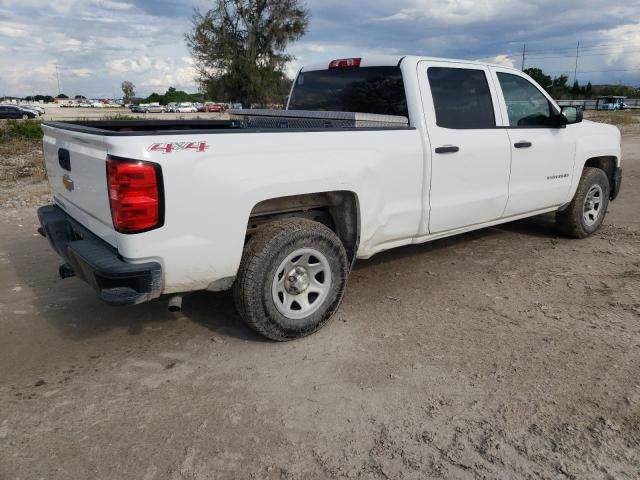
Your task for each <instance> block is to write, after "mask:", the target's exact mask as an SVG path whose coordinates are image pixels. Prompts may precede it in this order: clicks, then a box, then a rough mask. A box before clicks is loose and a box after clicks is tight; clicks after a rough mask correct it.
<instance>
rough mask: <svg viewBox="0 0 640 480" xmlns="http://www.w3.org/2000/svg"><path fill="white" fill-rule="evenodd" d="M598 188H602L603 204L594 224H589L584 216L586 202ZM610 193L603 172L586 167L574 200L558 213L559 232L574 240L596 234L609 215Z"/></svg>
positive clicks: (609, 186) (609, 187) (607, 180)
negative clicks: (590, 193) (588, 196)
mask: <svg viewBox="0 0 640 480" xmlns="http://www.w3.org/2000/svg"><path fill="white" fill-rule="evenodd" d="M596 186H599V187H600V191H601V201H600V202H601V203H600V207H599V209H598V215H597V217H596V218H594V221H593V223H589V222H587V221H586V220H585V216H584V208H585V202H586V201H587V195H588V194H589V192H590V191H591V190H592V189H594V188H595V189H596V190H597V188H596ZM610 191H611V185H610V184H609V179H608V178H607V175H606V173H605V172H604V171H603V170H601V169H599V168H593V167H585V169H584V171H583V172H582V177H581V179H580V184H579V185H578V191H577V192H576V194H575V196H574V197H573V200H572V201H571V203H570V204H569V206H568V207H567V208H566V209H564V210H563V211H561V212H558V213H556V224H557V225H558V228H559V230H560V231H561V232H562V233H564V234H565V235H567V236H569V237H572V238H586V237H588V236H589V235H591V234H593V233H595V232H596V231H597V230H598V229H599V228H600V226H601V225H602V222H603V221H604V218H605V216H606V215H607V208H608V207H609V195H610Z"/></svg>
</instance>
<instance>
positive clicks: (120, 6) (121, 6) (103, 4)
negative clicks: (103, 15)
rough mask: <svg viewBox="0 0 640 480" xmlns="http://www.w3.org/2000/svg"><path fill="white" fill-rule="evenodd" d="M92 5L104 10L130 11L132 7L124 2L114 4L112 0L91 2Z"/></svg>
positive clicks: (94, 0)
mask: <svg viewBox="0 0 640 480" xmlns="http://www.w3.org/2000/svg"><path fill="white" fill-rule="evenodd" d="M93 4H94V5H95V6H96V7H100V8H104V9H106V10H120V11H126V10H131V9H132V8H133V5H132V4H130V3H125V2H114V1H112V0H93Z"/></svg>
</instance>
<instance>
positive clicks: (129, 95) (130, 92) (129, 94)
mask: <svg viewBox="0 0 640 480" xmlns="http://www.w3.org/2000/svg"><path fill="white" fill-rule="evenodd" d="M121 87H122V94H123V96H122V101H123V102H124V103H131V100H132V99H133V97H135V96H136V86H135V85H134V84H133V83H132V82H130V81H128V80H125V81H124V82H122V86H121Z"/></svg>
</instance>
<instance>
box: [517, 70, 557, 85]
mask: <svg viewBox="0 0 640 480" xmlns="http://www.w3.org/2000/svg"><path fill="white" fill-rule="evenodd" d="M524 73H526V74H527V75H529V76H530V77H531V78H533V79H534V80H535V81H536V82H538V83H539V84H540V86H541V87H542V88H544V89H545V90H549V88H551V85H552V83H553V80H552V79H551V77H550V76H549V75H545V73H544V72H543V71H542V70H541V69H539V68H525V69H524Z"/></svg>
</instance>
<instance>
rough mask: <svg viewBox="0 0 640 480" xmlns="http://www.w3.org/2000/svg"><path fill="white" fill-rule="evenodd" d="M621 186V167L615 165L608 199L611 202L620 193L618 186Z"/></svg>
mask: <svg viewBox="0 0 640 480" xmlns="http://www.w3.org/2000/svg"><path fill="white" fill-rule="evenodd" d="M621 186H622V168H621V167H616V169H615V170H614V172H613V176H612V177H611V193H610V195H609V199H610V200H611V201H612V202H613V201H614V200H615V199H616V198H618V195H619V194H620V187H621Z"/></svg>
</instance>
